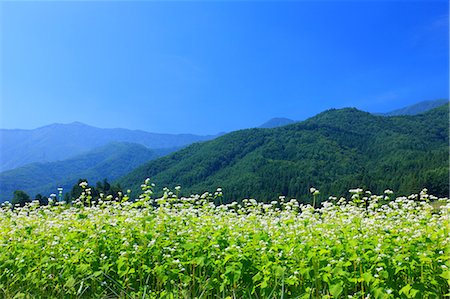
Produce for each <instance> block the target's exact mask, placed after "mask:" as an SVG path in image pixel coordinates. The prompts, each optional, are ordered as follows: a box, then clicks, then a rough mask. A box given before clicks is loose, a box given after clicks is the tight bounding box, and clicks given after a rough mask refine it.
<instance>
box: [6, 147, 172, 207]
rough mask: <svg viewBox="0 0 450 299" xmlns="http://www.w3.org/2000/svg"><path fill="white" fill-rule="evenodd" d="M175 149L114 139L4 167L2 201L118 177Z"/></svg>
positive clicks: (68, 188) (47, 193)
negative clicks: (60, 157)
mask: <svg viewBox="0 0 450 299" xmlns="http://www.w3.org/2000/svg"><path fill="white" fill-rule="evenodd" d="M175 150H176V148H173V149H162V150H150V149H148V148H146V147H145V146H143V145H140V144H134V143H123V142H122V143H120V142H113V143H109V144H107V145H104V146H102V147H99V148H96V149H94V150H91V151H89V152H87V153H85V154H81V155H78V156H76V157H73V158H70V159H67V160H64V161H58V162H47V163H32V164H28V165H26V166H22V167H18V168H16V169H13V170H8V171H4V172H2V173H0V202H3V201H5V200H10V199H11V198H12V196H13V192H14V191H15V190H24V191H25V192H26V193H28V194H29V195H30V196H32V197H33V196H34V195H36V194H38V193H40V194H42V195H44V196H48V195H49V194H51V193H56V190H57V188H58V187H63V188H64V190H65V191H69V190H70V188H72V186H73V185H74V184H75V183H76V182H77V181H78V179H79V178H86V179H88V180H89V182H91V183H92V184H95V183H96V182H97V181H101V180H103V179H104V178H107V179H109V180H114V179H116V178H118V177H120V176H122V175H124V174H126V173H128V172H129V171H131V170H132V169H134V168H135V167H137V166H139V165H141V164H142V163H144V162H147V161H149V160H152V159H155V158H158V157H161V156H163V155H166V154H168V153H169V152H171V151H175Z"/></svg>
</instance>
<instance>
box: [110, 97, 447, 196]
mask: <svg viewBox="0 0 450 299" xmlns="http://www.w3.org/2000/svg"><path fill="white" fill-rule="evenodd" d="M448 108H449V107H448V104H447V105H443V106H441V107H439V108H436V109H433V110H431V111H429V112H427V113H424V114H419V115H415V116H396V117H383V116H375V115H372V114H370V113H367V112H362V111H359V110H357V109H354V108H348V109H339V110H334V109H333V110H328V111H325V112H323V113H320V114H318V115H317V116H315V117H312V118H310V119H308V120H306V121H303V122H298V123H294V124H291V125H288V126H283V127H279V128H273V129H248V130H241V131H236V132H232V133H229V134H226V135H224V136H222V137H219V138H217V139H215V140H211V141H208V142H204V143H201V144H193V145H191V146H189V147H187V148H184V149H182V150H180V151H178V152H175V153H173V154H171V155H168V156H166V157H163V158H160V159H157V160H154V161H151V162H149V163H146V164H144V165H142V166H140V167H138V168H137V169H136V170H134V171H132V172H131V173H129V174H128V175H126V176H125V177H123V178H121V179H120V180H118V182H120V184H121V185H122V186H123V187H125V188H130V187H132V188H133V190H134V191H137V190H139V186H140V184H141V183H142V182H143V181H144V179H145V178H147V177H148V178H150V179H151V181H152V182H154V183H156V184H157V186H159V187H164V186H167V187H171V188H173V187H174V186H176V185H181V186H182V188H183V189H182V190H183V192H184V194H185V195H189V194H190V193H202V192H204V191H214V190H215V189H216V188H217V187H221V188H222V189H223V191H224V199H225V201H231V200H240V199H243V198H256V199H258V200H270V199H274V198H277V197H278V196H279V195H286V196H288V197H295V198H298V199H304V198H307V197H308V193H309V188H310V187H311V186H314V187H316V188H318V189H320V190H321V194H322V195H321V196H325V195H326V196H329V195H337V196H339V195H343V194H346V192H347V191H348V189H350V188H355V187H361V188H364V189H369V190H371V191H373V192H377V193H382V192H383V191H384V190H385V189H386V188H390V189H392V190H394V191H395V192H396V193H397V195H398V194H411V193H414V192H419V191H420V190H421V189H422V188H423V187H427V188H428V189H429V191H430V192H431V193H433V194H435V195H440V196H444V195H448V192H449V190H448V182H449V146H448V141H449V139H448V138H449V113H448ZM135 194H136V193H135Z"/></svg>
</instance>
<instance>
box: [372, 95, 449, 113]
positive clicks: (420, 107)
mask: <svg viewBox="0 0 450 299" xmlns="http://www.w3.org/2000/svg"><path fill="white" fill-rule="evenodd" d="M446 103H448V99H438V100H429V101H421V102H418V103H415V104H412V105H409V106H406V107H403V108H400V109H395V110H393V111H390V112H386V113H374V114H376V115H383V116H397V115H416V114H420V113H424V112H427V111H428V110H431V109H434V108H436V107H439V106H442V105H444V104H446Z"/></svg>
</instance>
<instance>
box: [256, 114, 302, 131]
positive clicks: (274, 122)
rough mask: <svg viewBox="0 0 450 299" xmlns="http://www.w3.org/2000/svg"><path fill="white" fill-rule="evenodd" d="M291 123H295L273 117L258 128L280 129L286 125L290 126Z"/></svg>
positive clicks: (290, 120)
mask: <svg viewBox="0 0 450 299" xmlns="http://www.w3.org/2000/svg"><path fill="white" fill-rule="evenodd" d="M292 123H295V120H292V119H289V118H284V117H274V118H272V119H269V120H268V121H266V122H265V123H263V124H262V125H261V126H259V128H266V129H268V128H277V127H282V126H286V125H290V124H292Z"/></svg>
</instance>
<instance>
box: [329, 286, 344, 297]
mask: <svg viewBox="0 0 450 299" xmlns="http://www.w3.org/2000/svg"><path fill="white" fill-rule="evenodd" d="M343 290H344V288H343V287H342V283H337V284H333V285H331V286H330V293H331V295H333V297H334V298H339V295H341V293H342V291H343Z"/></svg>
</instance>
